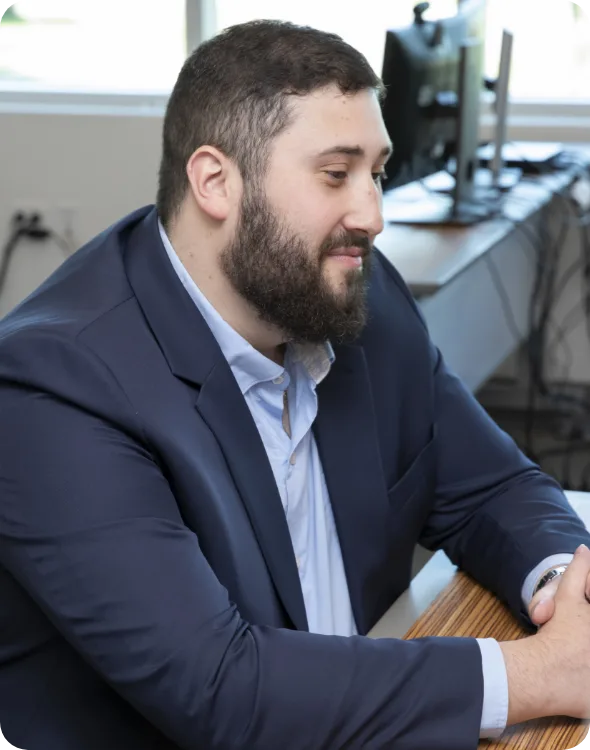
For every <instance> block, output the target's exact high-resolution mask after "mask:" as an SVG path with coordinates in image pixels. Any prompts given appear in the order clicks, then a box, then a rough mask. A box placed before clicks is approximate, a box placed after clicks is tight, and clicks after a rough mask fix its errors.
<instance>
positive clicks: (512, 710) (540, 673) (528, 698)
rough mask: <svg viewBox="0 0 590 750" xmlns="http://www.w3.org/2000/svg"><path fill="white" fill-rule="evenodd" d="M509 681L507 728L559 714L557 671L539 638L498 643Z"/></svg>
mask: <svg viewBox="0 0 590 750" xmlns="http://www.w3.org/2000/svg"><path fill="white" fill-rule="evenodd" d="M500 648H501V649H502V655H503V656H504V663H505V665H506V674H507V677H508V725H511V724H520V723H522V722H523V721H529V720H531V719H539V718H542V717H544V716H554V715H556V713H559V710H558V705H557V698H558V696H557V695H556V694H555V682H556V680H555V677H556V670H555V669H554V667H553V665H552V664H551V663H550V656H549V655H550V654H551V653H552V649H546V648H545V644H544V641H543V639H542V638H541V637H540V634H537V635H534V636H530V637H528V638H522V639H520V640H517V641H505V642H503V643H500Z"/></svg>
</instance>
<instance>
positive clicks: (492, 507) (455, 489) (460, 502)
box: [384, 261, 590, 625]
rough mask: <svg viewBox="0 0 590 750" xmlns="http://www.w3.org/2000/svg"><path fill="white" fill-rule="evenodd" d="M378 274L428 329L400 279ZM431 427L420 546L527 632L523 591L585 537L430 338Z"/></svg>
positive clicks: (556, 489)
mask: <svg viewBox="0 0 590 750" xmlns="http://www.w3.org/2000/svg"><path fill="white" fill-rule="evenodd" d="M384 268H385V270H386V271H387V272H388V274H389V276H390V278H392V279H393V280H394V281H395V283H396V284H397V286H398V288H399V290H401V291H402V292H403V294H404V295H405V297H406V299H407V301H408V302H409V304H410V305H411V306H412V308H413V309H414V311H415V314H416V316H417V318H418V319H419V320H417V321H416V322H417V325H416V329H415V335H416V336H422V337H424V336H426V337H428V332H427V330H426V323H425V321H424V319H423V317H422V315H421V313H420V311H419V309H418V307H417V305H416V303H415V301H414V300H413V298H412V296H411V294H410V292H409V290H408V288H407V286H406V285H405V284H404V282H403V281H402V279H401V277H400V276H399V274H398V272H397V271H396V270H395V269H394V268H393V267H392V266H391V265H390V264H389V263H387V262H386V261H385V262H384ZM425 350H428V351H429V356H430V368H431V372H432V387H433V391H434V398H433V403H434V423H435V426H436V491H435V499H434V504H433V509H432V511H431V514H430V516H429V518H428V522H427V525H426V527H425V529H424V531H423V534H422V538H421V540H420V541H421V543H422V544H423V545H424V546H426V547H428V548H430V549H438V548H442V549H444V550H445V552H446V553H447V555H448V556H449V557H450V558H451V560H452V561H453V562H454V563H455V564H456V565H458V566H459V567H461V568H462V569H463V570H465V571H467V572H468V573H470V574H471V575H472V576H473V577H474V578H475V579H476V580H478V581H479V582H480V583H481V584H482V585H483V586H485V587H486V588H488V589H490V590H491V591H493V592H494V593H495V594H496V595H497V596H499V597H500V598H501V599H503V600H504V601H505V602H506V603H507V604H508V606H509V607H510V609H511V610H512V611H513V613H514V614H515V615H516V616H517V617H519V619H520V620H521V622H522V623H523V624H525V625H530V624H531V623H530V620H529V619H528V615H527V613H526V611H525V610H524V606H523V602H522V598H521V591H522V586H523V583H524V581H525V578H526V576H527V575H528V574H529V573H530V572H531V571H532V570H533V568H534V567H535V566H536V565H538V564H539V563H540V562H541V561H542V560H544V559H545V558H546V557H549V556H550V555H553V554H560V553H564V552H574V551H575V549H576V547H578V545H580V544H582V543H583V544H587V545H590V534H589V533H588V531H587V530H586V528H585V527H584V524H583V523H582V521H581V520H580V518H579V517H578V515H577V514H576V513H575V511H574V510H573V509H572V507H571V506H570V504H569V503H568V501H567V498H566V497H565V495H564V493H563V491H562V490H561V488H560V486H559V484H558V483H557V482H556V481H555V480H553V479H552V478H551V477H549V476H548V475H547V474H545V473H543V472H542V471H541V470H540V468H539V467H538V466H537V465H536V464H534V463H532V462H531V461H530V460H529V459H528V458H526V456H525V455H524V454H523V453H522V452H521V451H520V449H519V448H518V446H517V445H516V444H515V442H514V441H513V440H512V438H511V437H510V436H508V435H507V434H506V433H505V432H504V431H502V430H501V429H500V428H499V427H498V425H497V424H496V423H495V422H494V421H493V420H492V419H491V418H490V417H489V415H488V414H487V413H486V411H485V410H484V409H483V408H482V407H481V405H480V404H479V403H478V402H477V400H476V399H475V397H474V396H473V395H472V394H471V393H470V392H469V391H468V390H467V389H466V388H465V386H464V385H463V383H462V382H461V380H460V379H459V378H458V377H457V376H456V375H455V374H454V373H453V372H451V371H450V370H449V368H448V367H447V365H446V364H445V361H444V358H443V356H442V354H441V353H440V351H439V350H438V349H437V348H436V347H435V346H434V344H433V343H432V341H430V340H429V339H428V341H427V346H426V347H425Z"/></svg>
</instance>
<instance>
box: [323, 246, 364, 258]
mask: <svg viewBox="0 0 590 750" xmlns="http://www.w3.org/2000/svg"><path fill="white" fill-rule="evenodd" d="M364 254H365V253H364V250H361V248H360V247H336V248H334V250H330V251H329V253H328V255H347V256H349V257H350V258H362V257H363V256H364Z"/></svg>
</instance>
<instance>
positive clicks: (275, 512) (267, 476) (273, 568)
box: [196, 360, 308, 630]
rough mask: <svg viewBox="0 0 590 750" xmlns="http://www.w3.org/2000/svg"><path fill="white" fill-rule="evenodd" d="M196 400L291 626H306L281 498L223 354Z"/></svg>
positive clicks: (246, 407) (303, 606)
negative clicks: (225, 462)
mask: <svg viewBox="0 0 590 750" xmlns="http://www.w3.org/2000/svg"><path fill="white" fill-rule="evenodd" d="M196 405H197V409H198V410H199V413H200V414H201V416H202V417H203V419H204V420H205V421H206V422H207V424H208V425H209V427H210V429H211V430H212V431H213V433H214V434H215V437H216V438H217V441H218V442H219V444H220V446H221V449H222V451H223V454H224V456H225V459H226V461H227V464H228V466H229V469H230V471H231V473H232V476H233V479H234V482H235V483H236V486H237V488H238V491H239V493H240V496H241V498H242V500H243V502H244V505H245V506H246V510H247V512H248V515H249V518H250V522H251V524H252V527H253V529H254V532H255V534H256V537H257V539H258V544H259V545H260V548H261V550H262V554H263V555H264V559H265V561H266V565H267V567H268V569H269V571H270V574H271V576H272V579H273V582H274V584H275V587H276V589H277V593H278V595H279V598H280V599H281V601H282V603H283V606H284V608H285V609H286V611H287V613H288V615H289V617H290V618H291V620H292V622H293V624H294V626H295V628H296V629H297V630H307V629H308V624H307V616H306V613H305V604H304V601H303V594H302V591H301V584H300V582H299V573H298V571H297V566H296V563H295V555H294V553H293V546H292V544H291V536H290V534H289V528H288V526H287V521H286V518H285V512H284V510H283V505H282V503H281V498H280V495H279V492H278V489H277V486H276V482H275V479H274V475H273V473H272V469H271V467H270V463H269V461H268V457H267V455H266V451H265V449H264V445H263V443H262V440H261V438H260V434H259V432H258V429H257V427H256V424H255V422H254V420H253V419H252V416H251V414H250V411H249V409H248V406H247V404H246V402H245V400H244V397H243V396H242V393H241V391H240V389H239V387H238V384H237V383H236V381H235V379H234V376H233V374H232V372H231V369H230V367H229V365H227V363H225V360H224V362H223V363H220V364H219V365H218V366H217V367H216V368H215V369H214V370H213V371H212V372H211V374H210V376H209V377H208V378H207V380H206V381H205V383H204V384H203V386H202V388H201V391H200V393H199V398H198V400H197V404H196Z"/></svg>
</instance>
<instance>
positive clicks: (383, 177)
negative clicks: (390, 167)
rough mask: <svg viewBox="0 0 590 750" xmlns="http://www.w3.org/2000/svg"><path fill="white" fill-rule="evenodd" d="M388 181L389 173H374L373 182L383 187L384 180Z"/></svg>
mask: <svg viewBox="0 0 590 750" xmlns="http://www.w3.org/2000/svg"><path fill="white" fill-rule="evenodd" d="M386 179H387V172H373V182H376V183H377V184H379V185H381V183H382V182H383V180H386Z"/></svg>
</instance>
